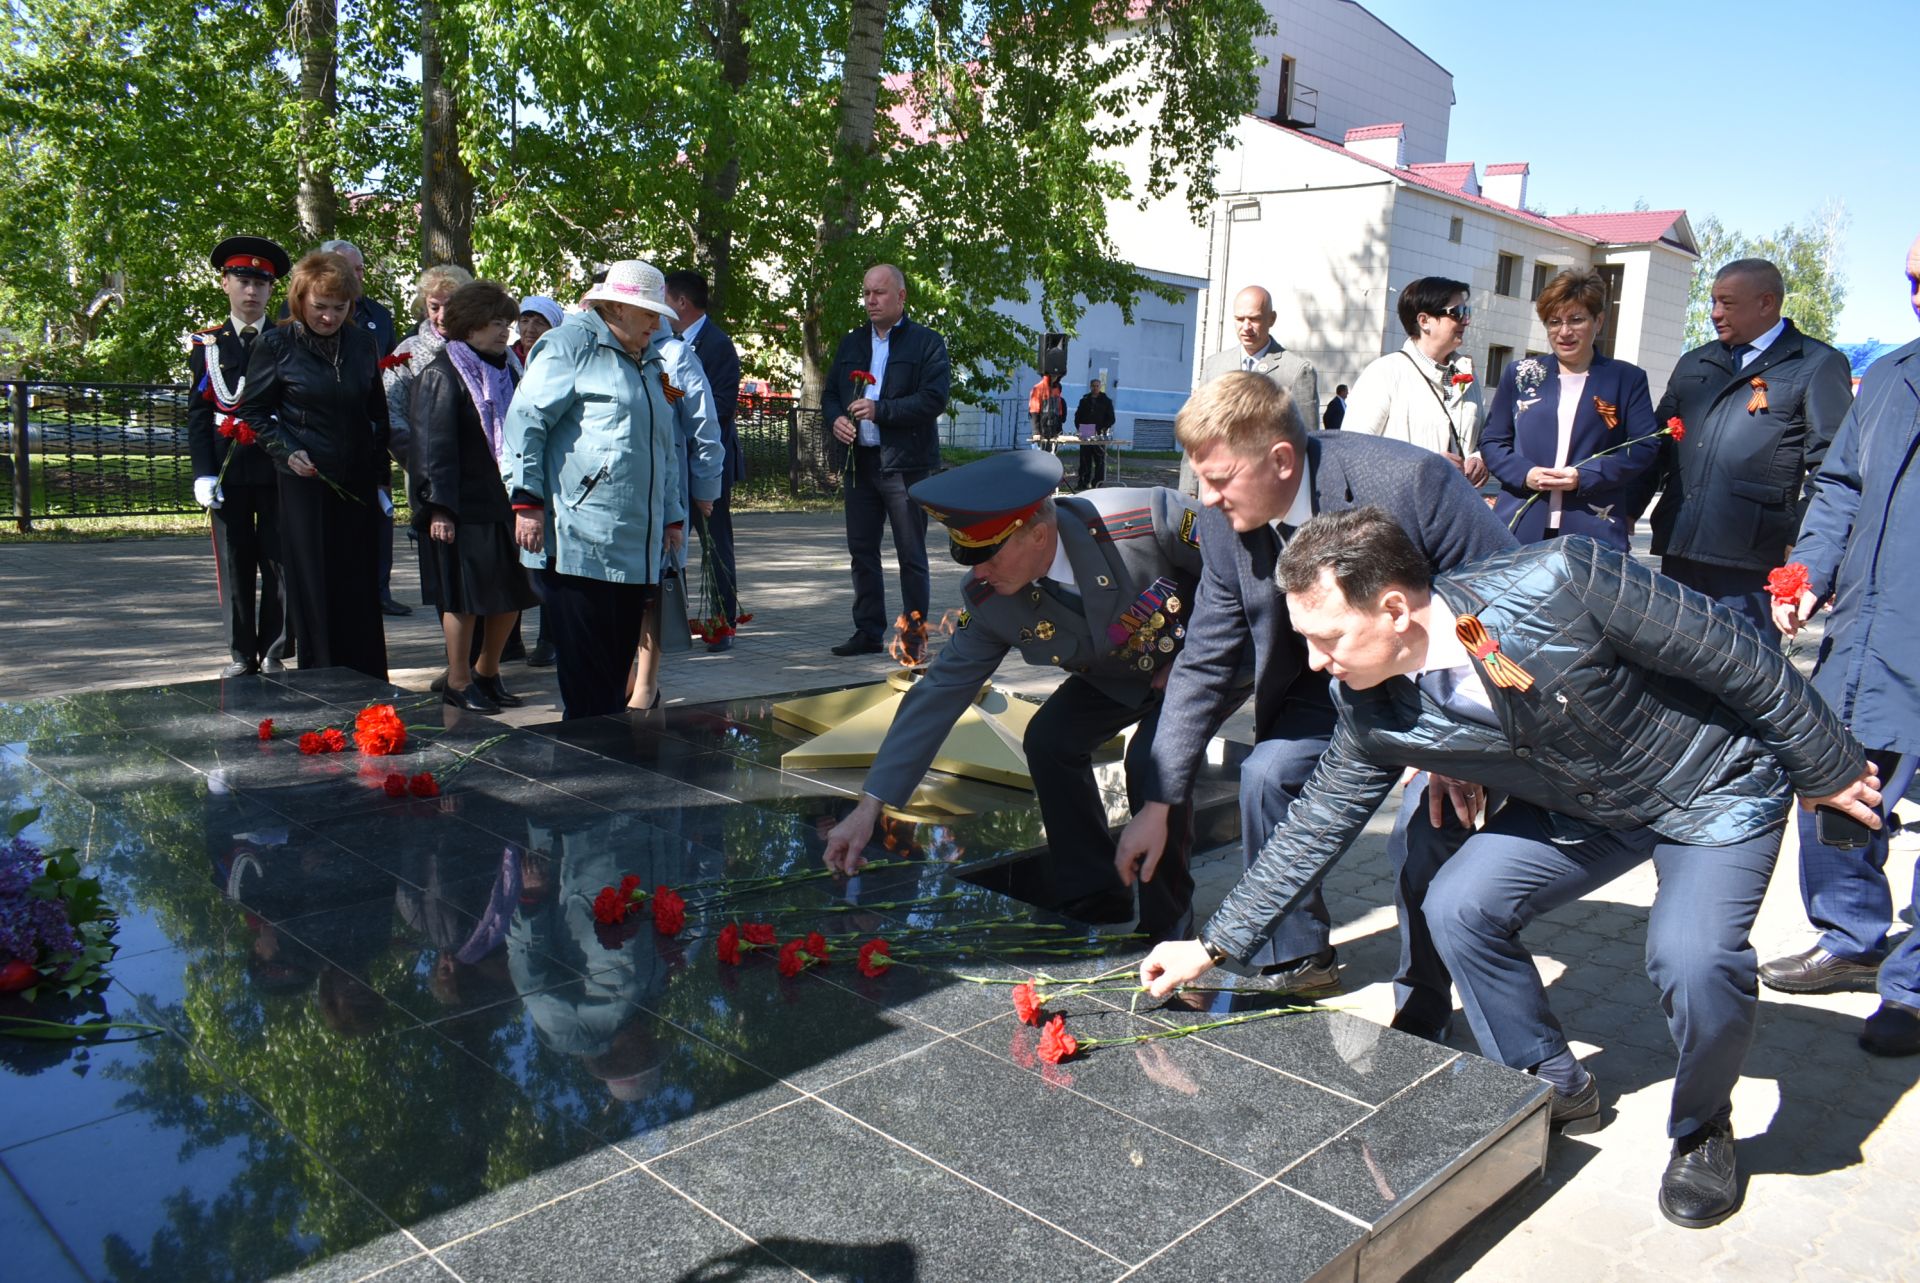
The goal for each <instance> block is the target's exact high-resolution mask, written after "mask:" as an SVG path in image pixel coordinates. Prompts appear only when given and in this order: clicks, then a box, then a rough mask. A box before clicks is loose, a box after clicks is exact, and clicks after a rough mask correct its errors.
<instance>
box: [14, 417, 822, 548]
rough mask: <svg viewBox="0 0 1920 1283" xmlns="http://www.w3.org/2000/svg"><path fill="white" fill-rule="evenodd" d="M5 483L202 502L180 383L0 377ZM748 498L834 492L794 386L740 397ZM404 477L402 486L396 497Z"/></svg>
mask: <svg viewBox="0 0 1920 1283" xmlns="http://www.w3.org/2000/svg"><path fill="white" fill-rule="evenodd" d="M0 390H4V392H5V398H6V413H5V416H4V418H0V485H4V486H5V487H6V489H7V491H8V492H10V493H11V495H12V498H13V518H14V524H15V525H16V526H17V527H18V528H19V529H21V530H30V529H32V523H33V521H34V519H35V518H43V519H52V518H59V519H61V520H75V519H87V518H96V517H98V518H108V517H151V516H166V515H169V514H176V513H191V512H196V511H198V508H197V506H196V505H195V504H194V502H193V462H192V459H191V458H190V457H189V455H188V450H187V398H188V395H189V389H188V388H187V387H186V385H184V384H135V383H30V382H9V383H0ZM735 427H736V431H737V432H738V434H739V439H740V449H741V452H742V454H743V455H744V456H745V458H746V468H747V479H746V481H745V482H743V483H740V484H738V485H736V486H735V488H734V489H735V493H736V495H739V496H741V497H742V498H745V499H748V500H751V499H754V498H760V499H772V498H776V497H778V496H781V495H787V496H814V495H824V494H831V493H833V492H834V491H835V490H836V489H837V488H838V486H839V470H838V467H837V466H836V464H837V460H836V459H835V458H834V457H833V454H834V452H833V450H832V448H831V446H830V445H829V435H828V433H827V431H826V427H825V425H824V424H823V423H822V421H821V417H820V411H819V410H817V409H806V408H802V407H800V406H797V405H795V404H794V402H793V399H792V398H790V397H754V398H748V399H742V401H741V402H740V408H739V414H738V418H737V419H736V421H735ZM403 490H404V488H403V487H396V488H395V491H394V498H395V499H396V500H400V499H401V498H402V494H403Z"/></svg>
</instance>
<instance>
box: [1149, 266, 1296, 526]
mask: <svg viewBox="0 0 1920 1283" xmlns="http://www.w3.org/2000/svg"><path fill="white" fill-rule="evenodd" d="M1274 315H1275V313H1274V310H1273V295H1272V294H1270V293H1268V292H1267V290H1266V288H1265V287H1264V286H1260V285H1249V286H1247V288H1245V289H1244V290H1241V291H1240V292H1239V293H1238V294H1236V295H1235V296H1234V299H1233V329H1234V333H1235V334H1236V335H1237V336H1238V337H1239V339H1240V342H1239V343H1238V344H1237V345H1235V346H1233V347H1230V348H1228V349H1226V350H1225V351H1224V352H1215V353H1214V354H1213V355H1212V356H1210V357H1208V358H1207V363H1206V364H1205V365H1204V366H1202V367H1200V382H1201V384H1202V386H1204V385H1206V384H1208V383H1212V382H1213V381H1214V380H1215V379H1218V378H1219V377H1220V376H1221V375H1223V374H1232V373H1233V372H1234V371H1235V370H1242V371H1250V372H1252V373H1254V374H1260V375H1264V376H1266V377H1267V378H1268V379H1271V380H1272V381H1273V383H1274V386H1276V387H1279V388H1282V389H1284V390H1285V391H1286V392H1287V394H1288V395H1289V396H1291V397H1292V398H1293V411H1294V413H1295V414H1297V415H1299V416H1300V430H1301V431H1303V432H1306V431H1311V430H1312V428H1313V425H1314V424H1316V423H1318V422H1320V376H1319V375H1318V374H1316V373H1315V372H1314V369H1313V366H1312V365H1311V364H1310V363H1309V362H1308V361H1307V359H1306V358H1305V357H1302V356H1298V355H1296V354H1295V353H1292V352H1289V351H1287V349H1285V348H1283V347H1281V346H1280V344H1279V342H1278V340H1276V339H1275V338H1274V337H1273V319H1274ZM1180 493H1181V494H1183V495H1187V496H1189V497H1191V496H1194V495H1198V494H1199V493H1200V491H1199V488H1198V487H1197V486H1196V485H1195V484H1194V480H1193V465H1192V463H1191V462H1189V461H1188V460H1187V458H1186V457H1185V456H1184V455H1183V456H1182V457H1181V459H1180Z"/></svg>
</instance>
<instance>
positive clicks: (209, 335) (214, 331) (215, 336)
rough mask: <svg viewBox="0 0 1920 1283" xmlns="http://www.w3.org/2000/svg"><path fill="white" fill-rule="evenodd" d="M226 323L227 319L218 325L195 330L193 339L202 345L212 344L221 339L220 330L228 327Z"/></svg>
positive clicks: (208, 345)
mask: <svg viewBox="0 0 1920 1283" xmlns="http://www.w3.org/2000/svg"><path fill="white" fill-rule="evenodd" d="M226 324H227V323H226V322H225V321H222V322H220V324H218V325H209V326H208V327H207V328H206V329H204V330H195V331H194V332H193V341H194V342H195V343H198V344H199V345H200V346H201V347H210V346H212V345H213V344H215V343H217V342H219V341H220V331H221V330H222V329H224V328H225V327H226Z"/></svg>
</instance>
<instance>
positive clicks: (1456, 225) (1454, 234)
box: [1447, 218, 1465, 245]
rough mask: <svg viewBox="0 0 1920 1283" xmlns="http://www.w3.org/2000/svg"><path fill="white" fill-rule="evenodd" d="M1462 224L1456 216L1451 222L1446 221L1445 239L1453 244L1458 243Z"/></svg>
mask: <svg viewBox="0 0 1920 1283" xmlns="http://www.w3.org/2000/svg"><path fill="white" fill-rule="evenodd" d="M1464 226H1465V224H1464V223H1462V222H1461V220H1460V219H1457V218H1456V219H1454V220H1453V221H1452V222H1451V223H1448V224H1447V239H1448V240H1450V241H1452V242H1453V243H1454V244H1455V245H1458V244H1459V243H1460V232H1461V230H1462V229H1463V227H1464Z"/></svg>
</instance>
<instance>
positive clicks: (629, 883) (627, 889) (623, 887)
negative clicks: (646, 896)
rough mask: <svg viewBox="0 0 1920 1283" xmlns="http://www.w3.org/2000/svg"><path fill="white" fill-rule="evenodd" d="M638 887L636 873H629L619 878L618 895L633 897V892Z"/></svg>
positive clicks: (638, 880) (623, 897)
mask: <svg viewBox="0 0 1920 1283" xmlns="http://www.w3.org/2000/svg"><path fill="white" fill-rule="evenodd" d="M639 889H640V878H639V875H638V874H633V873H629V874H627V876H626V877H624V878H621V879H620V896H621V898H622V899H626V900H631V899H633V893H634V892H635V891H638V890H639Z"/></svg>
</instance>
